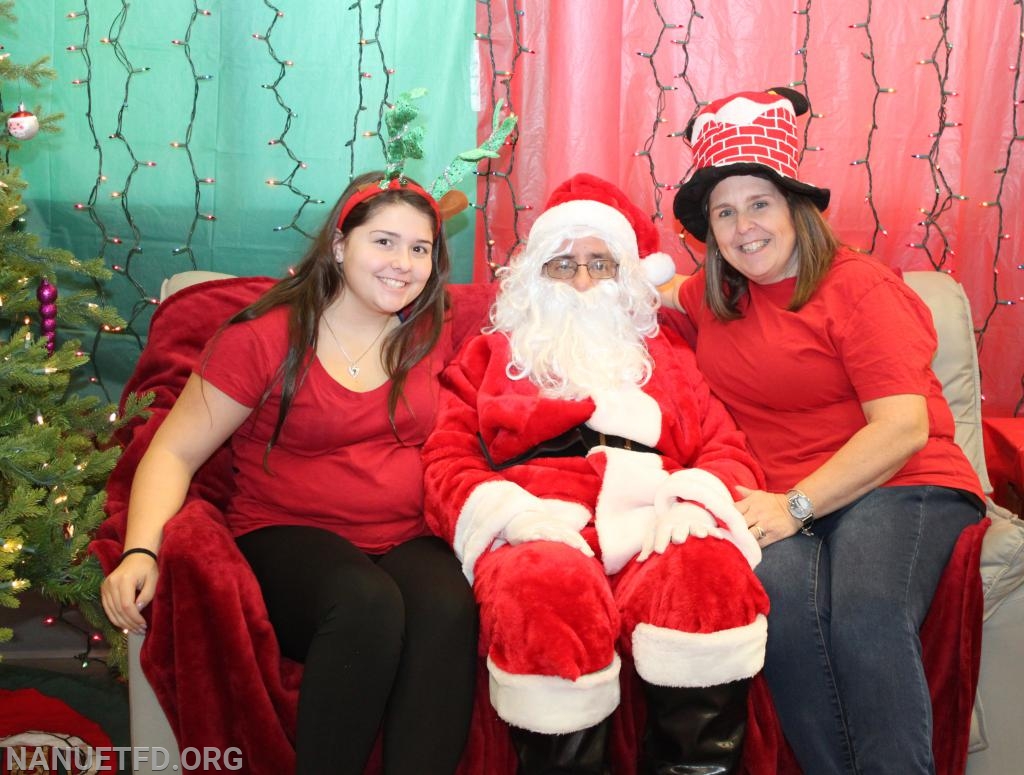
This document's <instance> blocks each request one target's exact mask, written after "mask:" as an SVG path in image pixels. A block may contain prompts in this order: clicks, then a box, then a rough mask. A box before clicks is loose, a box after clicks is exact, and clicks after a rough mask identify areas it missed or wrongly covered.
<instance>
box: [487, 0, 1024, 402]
mask: <svg viewBox="0 0 1024 775" xmlns="http://www.w3.org/2000/svg"><path fill="white" fill-rule="evenodd" d="M1022 14H1024V11H1022V6H1021V4H1020V3H1019V2H1014V0H972V2H970V3H965V2H960V3H955V2H954V3H942V2H937V1H936V0H932V1H926V0H907V2H901V3H890V2H881V0H855V1H854V2H849V1H848V0H797V1H796V2H790V3H764V2H762V1H761V0H731V1H730V2H728V3H715V2H710V1H709V0H703V1H698V0H687V1H684V0H671V1H668V0H661V1H660V2H659V1H658V0H555V2H549V1H548V0H491V1H490V2H483V1H481V2H479V7H478V25H477V29H478V31H479V33H480V41H479V43H478V45H479V47H480V57H481V62H482V65H483V67H482V69H481V79H482V82H483V93H484V95H485V96H486V97H492V98H494V99H497V98H504V99H505V100H506V101H507V102H508V103H509V105H510V106H511V109H512V110H513V111H514V112H516V113H517V114H519V116H520V125H519V131H518V139H517V141H516V144H515V148H514V153H513V154H512V156H511V161H509V162H502V163H501V166H500V167H499V166H495V167H494V170H497V171H498V172H499V173H500V174H499V176H497V177H495V176H488V177H486V178H483V179H482V183H481V190H480V203H481V205H482V206H483V208H484V213H485V223H486V228H485V229H483V230H481V232H482V233H481V235H480V237H479V239H480V245H478V247H480V248H482V249H481V250H478V251H477V255H480V256H484V257H486V258H489V259H490V261H491V262H492V263H495V264H501V263H504V262H505V261H507V260H508V256H509V255H510V253H511V252H512V251H513V250H514V248H515V246H516V244H517V243H518V241H519V240H522V239H524V238H525V237H526V235H527V234H528V231H529V225H530V224H531V223H532V220H533V217H535V212H534V210H536V209H539V208H541V207H543V204H544V201H545V199H546V197H547V194H548V192H549V191H550V190H551V189H552V188H553V187H554V186H555V185H557V184H558V183H559V182H561V181H562V180H564V179H565V178H566V177H568V176H570V175H572V174H574V173H576V172H583V171H586V172H591V173H594V174H597V175H600V176H602V177H605V178H608V179H609V180H612V181H614V182H616V183H618V184H619V185H620V186H621V187H623V188H624V189H625V190H626V191H627V192H629V193H630V194H631V195H632V196H633V197H634V198H635V199H636V201H637V202H638V203H639V204H640V205H641V206H642V207H644V208H645V209H646V210H647V211H648V212H650V213H651V215H652V217H655V218H656V219H658V223H659V224H660V228H661V232H662V247H663V249H665V250H666V251H667V252H669V253H670V254H671V255H673V256H674V257H675V258H676V261H677V265H678V266H679V268H680V270H681V271H683V272H687V273H688V272H690V271H692V270H693V269H694V267H695V265H696V263H695V261H696V260H700V259H701V258H702V254H701V247H702V246H701V245H700V243H698V242H696V241H695V240H693V239H692V238H687V237H685V236H684V235H680V234H679V225H678V223H677V222H676V221H675V219H674V217H673V216H672V196H673V194H674V192H675V187H676V186H677V185H678V183H679V182H680V180H681V179H685V178H686V176H687V174H688V171H689V168H690V153H689V149H688V147H687V145H686V143H685V142H684V141H683V139H682V137H681V136H680V135H679V133H681V132H682V130H683V129H684V128H685V126H686V124H687V122H688V120H689V119H690V117H691V116H692V114H693V112H694V110H695V107H696V105H697V104H698V103H699V102H706V101H710V100H712V99H715V98H717V97H721V96H724V95H725V94H728V93H731V92H734V91H739V90H743V89H765V88H770V87H772V86H785V85H793V86H794V88H797V89H799V90H802V91H804V92H805V93H806V94H807V95H808V97H809V99H810V102H811V106H812V111H813V114H814V115H813V116H812V117H810V118H809V119H808V118H806V117H805V118H804V119H803V120H804V121H805V122H806V123H805V126H806V129H805V141H806V146H807V150H805V153H804V158H803V166H802V169H801V176H802V177H803V179H805V180H807V181H809V182H812V183H814V184H816V185H820V186H824V187H829V188H831V189H832V205H831V207H830V209H829V219H830V221H831V223H832V224H833V226H834V227H835V228H836V230H837V232H838V233H839V235H840V237H841V238H842V239H843V240H844V241H845V242H847V243H848V244H851V245H853V246H855V247H857V248H860V249H863V250H866V251H872V252H873V253H874V254H875V255H877V256H878V257H879V258H881V259H882V260H883V261H885V262H887V263H888V264H890V265H892V266H894V267H899V268H902V269H939V270H941V271H946V272H950V273H951V274H952V275H953V276H954V277H955V278H956V279H957V280H959V281H960V282H961V283H962V284H963V285H964V287H965V288H966V290H967V293H968V295H969V297H970V299H971V302H972V307H973V311H974V317H975V322H976V325H977V327H978V329H979V342H980V344H981V365H982V372H983V387H984V390H985V397H986V402H985V412H986V414H991V415H1011V414H1014V413H1020V412H1021V408H1020V403H1021V402H1022V401H1024V393H1022V391H1024V383H1022V376H1024V374H1022V372H1024V320H1022V318H1021V315H1022V314H1024V303H1022V300H1024V270H1022V269H1021V265H1022V264H1024V260H1022V251H1021V248H1020V242H1021V239H1022V233H1021V232H1022V228H1021V226H1022V223H1024V211H1022V208H1021V173H1022V170H1024V165H1022V161H1021V155H1022V153H1024V141H1022V138H1021V135H1024V116H1022V115H1021V114H1020V110H1019V107H1018V102H1019V100H1020V99H1021V95H1022V92H1024V87H1022V85H1021V83H1020V71H1019V68H1020V66H1021V65H1022V62H1021V44H1022V31H1024V21H1022ZM485 114H486V111H484V112H483V113H482V114H481V115H482V120H483V121H486V120H487V119H488V118H489V117H488V116H486V115H485ZM487 129H488V127H487V126H485V125H482V126H481V131H482V132H484V131H486V130H487ZM499 225H501V227H500V228H499ZM489 271H490V270H489V268H488V267H487V266H486V263H484V261H482V262H481V265H480V266H479V267H478V269H477V276H478V278H483V277H487V276H489Z"/></svg>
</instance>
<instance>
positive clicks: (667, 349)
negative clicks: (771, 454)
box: [423, 331, 764, 578]
mask: <svg viewBox="0 0 1024 775" xmlns="http://www.w3.org/2000/svg"><path fill="white" fill-rule="evenodd" d="M647 345H648V349H649V352H650V354H651V356H652V358H653V361H654V364H655V366H654V372H653V375H652V377H651V379H650V381H649V382H648V383H647V384H646V385H644V386H643V387H642V388H638V387H636V386H627V387H625V388H623V389H621V390H617V391H609V392H607V393H605V394H602V395H599V396H595V397H590V398H584V399H582V400H578V401H575V400H563V399H553V398H546V397H542V396H541V395H540V393H539V390H538V388H537V387H536V386H534V385H533V384H532V383H531V382H529V380H525V379H523V380H511V379H509V377H508V375H507V374H506V367H507V365H508V363H509V360H510V347H509V342H508V339H507V338H506V337H505V336H504V335H502V334H489V335H481V336H477V337H475V338H474V339H472V340H470V341H469V342H468V343H467V344H466V346H465V347H464V348H463V350H462V352H461V353H460V354H459V356H458V358H457V359H456V360H455V361H454V362H453V363H452V364H451V365H450V366H449V367H448V368H447V369H446V370H445V372H444V373H443V374H442V396H441V409H440V413H439V415H438V420H437V425H436V427H435V429H434V432H433V433H432V434H431V436H430V438H429V439H428V440H427V443H426V445H425V446H424V450H423V455H424V463H425V486H426V518H427V522H428V524H429V525H430V527H431V529H432V530H434V531H435V532H436V533H437V534H438V535H440V536H441V537H443V538H446V539H447V540H448V541H450V542H451V543H452V545H453V547H454V548H455V551H456V553H457V554H458V556H459V558H460V559H461V560H462V562H463V568H464V570H465V572H466V574H467V576H468V577H469V578H472V573H473V566H474V564H475V562H476V559H477V558H478V557H479V556H480V555H481V554H482V553H483V552H485V551H487V550H488V549H489V548H490V547H491V546H492V544H494V543H495V542H496V541H497V542H500V541H501V540H502V539H501V533H502V530H503V528H504V526H505V525H506V524H508V521H509V520H510V519H511V518H512V517H514V516H516V515H517V514H519V513H521V512H523V511H530V510H541V511H544V512H546V513H547V514H549V515H550V516H552V517H553V518H555V519H558V520H560V521H563V522H564V523H566V524H568V525H571V526H573V527H575V528H576V529H579V530H583V529H584V528H585V527H587V526H592V527H593V528H595V529H596V532H597V539H598V542H599V545H600V550H601V555H602V560H603V562H604V565H605V569H606V570H607V571H608V572H609V573H614V572H616V571H617V570H619V569H621V568H622V566H623V565H624V564H625V563H626V562H627V561H628V560H629V558H630V557H632V556H633V555H635V554H636V553H637V551H638V550H639V548H640V541H641V540H642V537H643V535H644V534H645V533H646V531H647V529H648V528H649V527H650V525H651V524H652V522H653V520H654V519H655V517H656V514H657V513H658V510H659V509H660V508H663V507H664V506H665V505H666V504H667V503H669V502H674V501H675V500H676V499H680V500H689V501H695V502H697V503H699V504H701V505H702V506H704V507H705V508H707V509H708V510H709V511H710V512H711V513H712V514H713V515H714V517H715V518H716V520H718V522H719V525H720V526H721V527H722V528H723V529H724V531H725V533H726V534H727V536H726V537H728V538H729V540H732V541H733V542H734V543H736V544H737V546H738V547H739V548H740V550H741V551H743V553H744V554H745V555H746V556H747V558H748V559H749V560H750V561H751V564H752V565H753V564H756V562H757V561H758V560H759V559H760V549H759V548H758V546H757V543H756V541H754V539H753V537H752V536H750V534H749V531H748V530H747V529H746V524H745V522H744V520H743V518H742V517H741V516H740V515H739V513H738V512H736V509H735V507H734V506H733V498H734V497H735V496H736V494H737V493H736V490H735V487H736V485H744V486H746V487H751V488H763V486H764V478H763V474H762V473H761V469H760V467H759V466H758V465H757V463H756V462H755V461H754V459H753V457H752V456H751V454H750V452H749V451H748V449H747V445H746V440H745V437H744V436H743V434H742V433H740V431H739V430H737V428H736V426H735V424H734V423H733V421H732V418H731V417H730V416H729V414H728V412H727V410H726V409H725V407H724V406H723V405H722V404H721V402H719V401H718V399H716V398H715V397H714V396H713V395H712V394H711V392H710V390H709V388H708V386H707V383H706V382H705V380H704V377H703V376H702V375H701V373H700V371H699V370H698V369H697V365H696V361H695V359H694V356H693V353H692V351H691V350H690V349H689V348H688V346H687V345H686V344H685V343H683V342H682V341H681V340H679V339H677V338H676V337H675V336H674V335H673V334H669V333H668V332H664V331H663V332H662V333H659V334H658V336H656V337H653V338H650V339H648V340H647ZM581 423H585V424H587V425H588V426H589V427H591V428H592V429H594V430H596V431H599V432H603V433H606V434H610V435H616V436H621V437H624V438H627V439H631V440H633V441H635V442H639V443H641V444H644V445H646V446H648V447H653V448H655V449H657V451H658V452H659V453H660V455H654V454H650V453H643V452H630V451H627V450H621V449H606V448H603V447H598V448H597V449H596V450H595V452H597V454H594V452H592V453H591V454H590V455H589V456H588V457H542V456H541V457H535V458H533V459H531V460H528V461H527V462H524V463H521V464H518V465H513V466H510V467H507V468H503V469H501V470H494V468H492V466H491V463H490V462H489V461H488V456H489V457H490V459H491V461H493V462H494V463H495V464H497V465H498V466H499V467H500V465H501V464H502V463H504V462H505V461H508V460H511V459H512V458H515V457H517V456H518V455H521V454H522V453H524V452H526V451H527V450H529V449H531V448H533V447H535V446H536V445H537V444H539V443H541V442H545V441H548V440H550V439H552V438H554V437H556V436H559V435H560V434H562V433H564V432H566V431H568V430H570V429H571V428H573V427H575V426H577V425H580V424H581ZM485 450H486V454H485Z"/></svg>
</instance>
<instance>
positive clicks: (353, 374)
mask: <svg viewBox="0 0 1024 775" xmlns="http://www.w3.org/2000/svg"><path fill="white" fill-rule="evenodd" d="M348 373H349V374H350V375H351V377H352V379H355V378H356V377H358V376H359V367H358V366H356V365H355V364H354V363H353V364H352V365H351V366H349V367H348Z"/></svg>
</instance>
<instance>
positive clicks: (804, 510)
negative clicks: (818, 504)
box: [789, 494, 814, 520]
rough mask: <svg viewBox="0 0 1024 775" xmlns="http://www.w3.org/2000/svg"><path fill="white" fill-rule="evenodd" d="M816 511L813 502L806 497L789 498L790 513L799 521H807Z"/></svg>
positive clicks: (794, 496) (793, 496)
mask: <svg viewBox="0 0 1024 775" xmlns="http://www.w3.org/2000/svg"><path fill="white" fill-rule="evenodd" d="M813 511H814V507H813V506H811V500H810V498H808V497H807V496H806V495H796V494H794V495H790V496H789V513H790V514H792V515H793V516H794V517H796V518H797V519H800V520H803V519H807V518H808V517H809V516H811V514H812V513H813Z"/></svg>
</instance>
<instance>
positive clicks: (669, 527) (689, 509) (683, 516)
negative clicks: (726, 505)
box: [636, 501, 725, 562]
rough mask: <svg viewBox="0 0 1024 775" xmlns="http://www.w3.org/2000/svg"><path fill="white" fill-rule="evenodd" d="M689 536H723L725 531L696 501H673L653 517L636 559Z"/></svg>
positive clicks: (639, 560) (663, 548)
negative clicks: (652, 522)
mask: <svg viewBox="0 0 1024 775" xmlns="http://www.w3.org/2000/svg"><path fill="white" fill-rule="evenodd" d="M689 536H694V537H695V538H707V537H708V536H714V537H715V538H724V537H725V534H724V533H723V532H722V530H721V528H719V527H717V525H716V523H715V518H714V517H712V516H711V514H709V513H708V512H707V511H706V510H705V509H703V508H701V507H700V506H698V505H697V504H696V503H690V502H688V501H680V502H677V503H673V504H672V505H671V506H669V507H668V508H667V509H665V510H663V511H661V512H660V513H659V514H658V515H657V516H656V517H655V518H654V525H652V527H651V529H650V530H649V531H648V532H647V535H646V536H644V540H643V545H642V546H641V547H640V554H639V555H637V558H636V561H637V562H643V561H644V560H646V559H647V558H648V557H650V556H651V555H652V554H661V553H662V552H664V551H665V550H666V549H668V545H669V544H670V543H673V544H681V543H683V542H684V541H685V540H686V539H687V538H688V537H689Z"/></svg>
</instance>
